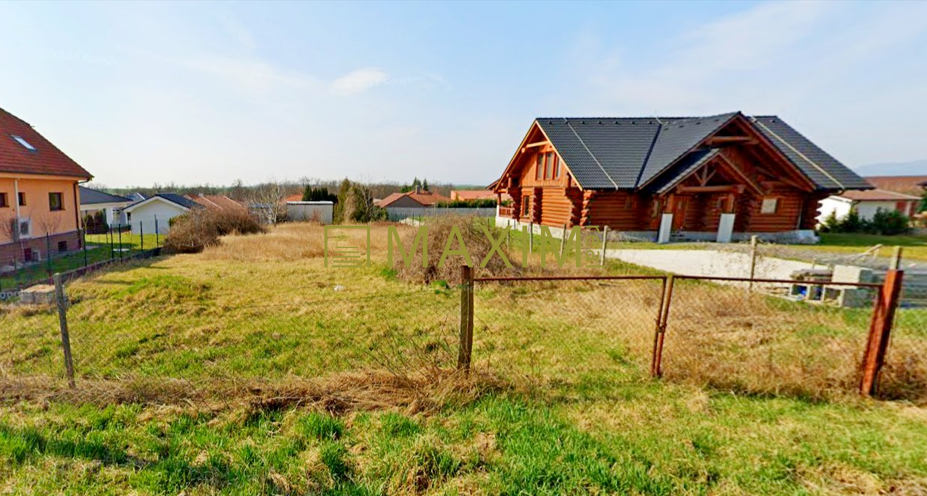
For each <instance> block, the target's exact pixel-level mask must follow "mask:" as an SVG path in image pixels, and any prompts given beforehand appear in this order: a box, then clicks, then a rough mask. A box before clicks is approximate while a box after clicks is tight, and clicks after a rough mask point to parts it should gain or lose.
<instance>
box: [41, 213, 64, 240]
mask: <svg viewBox="0 0 927 496" xmlns="http://www.w3.org/2000/svg"><path fill="white" fill-rule="evenodd" d="M60 227H61V216H60V215H55V214H53V213H52V214H46V215H43V216H42V217H41V218H40V219H39V228H40V229H41V230H42V234H45V235H46V236H48V235H51V234H55V233H57V232H58V229H59V228H60Z"/></svg>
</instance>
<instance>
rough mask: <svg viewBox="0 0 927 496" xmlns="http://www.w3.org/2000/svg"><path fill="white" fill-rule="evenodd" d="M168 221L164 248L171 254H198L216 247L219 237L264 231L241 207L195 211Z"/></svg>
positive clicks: (198, 209)
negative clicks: (169, 225)
mask: <svg viewBox="0 0 927 496" xmlns="http://www.w3.org/2000/svg"><path fill="white" fill-rule="evenodd" d="M171 221H172V222H171V230H170V231H169V232H168V233H167V236H166V237H165V238H164V248H165V250H167V251H168V252H171V253H199V252H201V251H203V250H204V249H205V248H206V247H207V246H215V245H218V244H219V237H220V236H226V235H229V234H255V233H263V232H265V229H264V226H262V225H261V223H260V222H258V220H257V219H256V218H255V217H254V216H252V215H251V214H250V213H248V211H247V210H245V209H243V208H241V209H221V210H220V209H217V208H197V209H194V210H191V211H190V212H188V213H186V214H184V215H181V216H179V217H174V218H173V219H171Z"/></svg>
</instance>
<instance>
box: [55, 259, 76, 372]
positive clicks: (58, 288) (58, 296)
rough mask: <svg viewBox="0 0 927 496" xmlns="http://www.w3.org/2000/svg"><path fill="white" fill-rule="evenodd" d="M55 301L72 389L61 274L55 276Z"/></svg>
mask: <svg viewBox="0 0 927 496" xmlns="http://www.w3.org/2000/svg"><path fill="white" fill-rule="evenodd" d="M53 279H54V281H55V301H56V302H57V304H58V327H59V328H60V330H61V347H62V349H63V350H64V369H65V372H67V374H68V385H69V386H71V387H72V388H73V387H74V362H73V361H72V359H71V337H70V334H69V333H68V301H67V298H66V297H65V294H64V282H63V281H62V280H61V274H55V275H54V277H53Z"/></svg>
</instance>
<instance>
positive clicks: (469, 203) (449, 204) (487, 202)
mask: <svg viewBox="0 0 927 496" xmlns="http://www.w3.org/2000/svg"><path fill="white" fill-rule="evenodd" d="M436 206H437V207H438V208H495V206H496V200H493V199H492V198H486V199H482V200H451V201H442V202H438V204H437V205H436Z"/></svg>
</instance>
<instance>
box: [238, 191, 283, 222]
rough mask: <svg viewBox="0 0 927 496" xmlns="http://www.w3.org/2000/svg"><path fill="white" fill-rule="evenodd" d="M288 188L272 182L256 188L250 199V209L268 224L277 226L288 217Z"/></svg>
mask: <svg viewBox="0 0 927 496" xmlns="http://www.w3.org/2000/svg"><path fill="white" fill-rule="evenodd" d="M286 194H287V188H286V186H284V185H282V184H280V183H278V182H276V181H271V182H268V183H264V184H260V185H258V186H256V187H255V188H254V190H253V191H252V193H251V195H250V198H249V201H248V203H249V208H250V209H251V211H252V212H254V213H255V214H257V215H258V216H259V217H260V218H261V219H263V220H264V222H266V223H267V224H271V225H277V223H278V222H280V221H281V220H283V219H284V218H285V217H286V201H285V199H286Z"/></svg>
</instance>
